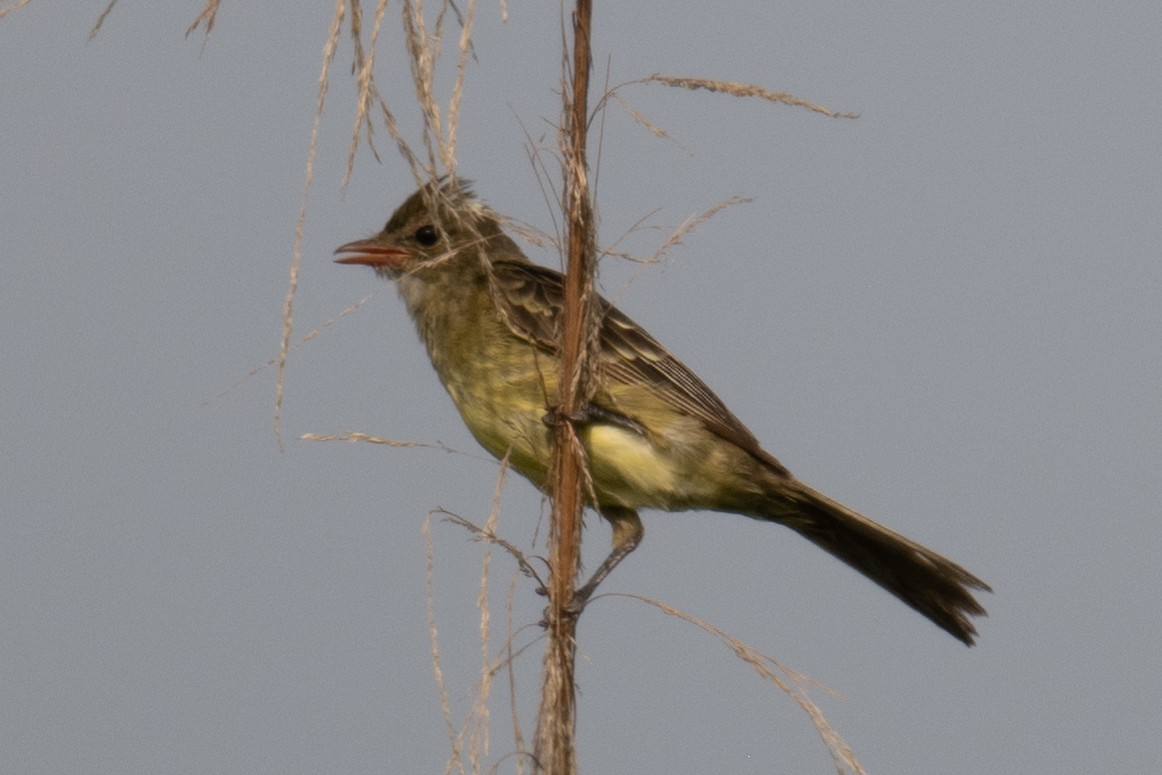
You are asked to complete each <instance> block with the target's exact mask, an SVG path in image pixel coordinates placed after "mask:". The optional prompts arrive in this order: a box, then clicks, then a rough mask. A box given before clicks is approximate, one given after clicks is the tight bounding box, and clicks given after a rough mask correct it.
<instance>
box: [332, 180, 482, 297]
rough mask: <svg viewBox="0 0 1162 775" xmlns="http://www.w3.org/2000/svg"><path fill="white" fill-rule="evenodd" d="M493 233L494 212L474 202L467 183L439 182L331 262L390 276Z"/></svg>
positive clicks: (451, 254) (342, 248)
mask: <svg viewBox="0 0 1162 775" xmlns="http://www.w3.org/2000/svg"><path fill="white" fill-rule="evenodd" d="M498 234H501V231H500V225H499V223H498V222H497V219H496V216H495V214H493V213H492V212H491V211H490V210H489V209H488V208H487V207H485V206H484V205H483V204H481V203H480V202H479V201H478V200H477V199H476V197H475V196H474V195H473V193H472V189H471V188H470V185H469V182H468V181H465V180H460V179H457V178H451V179H441V180H440V181H437V182H436V183H430V184H428V185H426V186H424V187H422V188H420V189H419V190H418V191H416V192H415V193H414V194H412V195H411V196H409V197H408V198H407V200H406V201H405V202H404V203H403V204H402V205H400V206H399V208H397V209H396V211H395V212H394V213H392V214H391V218H390V219H388V221H387V225H386V226H384V227H383V231H381V232H379V233H378V234H376V235H375V236H374V237H368V238H367V239H361V240H356V241H354V242H348V243H347V244H345V245H342V246H340V247H339V248H337V249H336V250H335V253H336V254H344V255H343V257H342V258H337V259H335V261H336V263H340V264H361V265H363V266H370V267H374V268H375V270H376V271H377V272H378V273H380V274H383V275H386V276H388V277H393V278H394V277H398V276H399V275H401V274H405V273H412V272H415V271H416V270H418V269H421V268H422V267H425V266H429V265H434V264H436V263H437V262H443V261H446V260H451V259H452V258H454V257H455V256H457V255H459V254H461V252H462V251H463V249H464V248H471V247H472V246H474V245H480V244H482V243H485V242H486V241H488V240H490V239H492V238H493V237H494V236H495V235H498ZM470 252H473V253H474V252H475V251H470Z"/></svg>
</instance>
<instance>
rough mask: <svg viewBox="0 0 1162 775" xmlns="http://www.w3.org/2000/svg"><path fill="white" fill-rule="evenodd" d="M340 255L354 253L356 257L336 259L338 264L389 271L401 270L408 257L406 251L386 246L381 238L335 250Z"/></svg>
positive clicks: (356, 242) (343, 246) (362, 240)
mask: <svg viewBox="0 0 1162 775" xmlns="http://www.w3.org/2000/svg"><path fill="white" fill-rule="evenodd" d="M339 253H353V254H354V255H350V256H344V257H343V258H336V259H335V263H336V264H362V265H363V266H374V267H377V268H378V267H386V268H388V269H399V267H400V266H401V265H402V264H403V262H404V260H406V259H407V257H408V252H407V251H406V250H402V249H400V248H397V247H395V246H393V245H385V244H384V243H383V242H381V241H380V239H379V237H369V238H368V239H361V240H356V241H354V242H348V243H347V244H346V245H341V246H339V247H337V248H335V254H336V255H338V254H339Z"/></svg>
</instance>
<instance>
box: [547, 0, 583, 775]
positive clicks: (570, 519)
mask: <svg viewBox="0 0 1162 775" xmlns="http://www.w3.org/2000/svg"><path fill="white" fill-rule="evenodd" d="M592 14H593V8H592V3H591V2H590V0H577V3H576V7H575V9H574V11H573V15H572V22H573V24H572V32H573V48H572V59H571V60H570V59H568V58H565V60H564V66H565V71H566V76H565V81H566V82H565V84H564V86H563V88H562V95H563V100H564V122H563V125H562V132H561V135H560V138H559V142H560V147H561V154H562V163H563V167H564V178H565V182H564V197H563V199H564V202H563V204H564V210H565V216H566V245H567V247H568V263H567V267H566V271H565V298H564V310H563V323H562V327H561V342H560V351H561V376H560V382H559V385H560V387H559V390H560V394H559V396H558V397H557V400H558V404H557V406H558V417H559V418H560V420H561V421H560V422H558V423H557V428H556V433H555V434H554V437H553V459H552V465H551V468H550V478H549V480H550V493H551V494H552V498H553V512H552V517H551V522H550V533H549V544H550V556H551V558H552V559H551V569H552V576H551V578H550V584H549V611H548V634H549V642H548V647H547V648H546V651H545V660H544V667H543V669H542V673H541V702H540V706H539V707H538V709H537V730H536V739H535V743H534V749H533V750H534V758H535V760H536V765H537V767H538V768H539V771H540V772H544V773H549V774H550V775H573V773H575V772H576V771H577V751H576V703H577V698H576V687H575V683H574V667H575V664H574V662H575V658H576V649H577V644H576V626H577V617H576V613H575V612H571V611H570V610H569V607H570V605H571V604H572V602H573V586H574V579H575V578H576V576H577V570H578V568H579V566H580V555H581V516H582V510H583V508H584V486H585V483H586V480H587V473H586V471H587V469H586V464H585V455H584V450H583V449H582V447H581V443H580V441H579V439H578V437H577V434H576V430H575V429H574V427H573V424H572V422H571V421H570V420H569V419H568V418H570V417H573V416H576V415H577V413H578V411H579V410H580V409H581V408H582V407H584V406H586V405H587V404H588V402H589V400H590V397H591V396H592V392H593V387H594V383H595V381H596V380H595V375H594V368H593V364H594V363H595V362H596V359H595V358H594V357H592V356H593V355H594V353H595V351H596V348H597V346H598V341H597V334H596V332H597V325H596V324H597V320H596V305H595V304H593V296H594V294H593V276H594V273H595V270H596V256H595V251H594V216H593V205H592V200H591V198H590V193H589V181H588V163H587V161H586V142H587V138H586V130H587V128H588V99H589V75H590V71H591V69H592V56H591V51H590V32H591V29H592Z"/></svg>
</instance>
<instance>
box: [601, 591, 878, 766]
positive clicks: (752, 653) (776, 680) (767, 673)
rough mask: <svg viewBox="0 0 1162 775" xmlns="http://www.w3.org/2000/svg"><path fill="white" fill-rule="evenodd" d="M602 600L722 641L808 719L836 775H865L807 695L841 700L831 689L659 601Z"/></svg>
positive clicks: (636, 597)
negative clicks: (815, 692)
mask: <svg viewBox="0 0 1162 775" xmlns="http://www.w3.org/2000/svg"><path fill="white" fill-rule="evenodd" d="M602 597H626V598H630V599H632V600H638V601H640V602H643V603H646V604H648V605H652V606H654V607H655V608H657V609H658V610H659V611H661V612H662V613H665V614H668V615H669V616H674V617H676V618H678V619H681V620H682V621H684V622H689V623H690V624H693V625H694V626H696V627H698V628H700V629H702V630H703V631H705V632H708V633H710V634H711V635H713V636H714V637H715V638H717V639H718V640H720V641H722V642H723V643H724V644H726V646H727V647H729V648H730V650H731V651H733V652H734V654H735V656H737V657H738V658H739V659H741V660H742V661H743V662H746V663H747V664H748V665H750V666H751V667H752V668H753V669H754V671H755V672H756V673H758V674H759V676H761V677H762V678H763V679H764V680H766V681H768V682H770V683H771V684H773V685H774V686H775V687H776V688H778V689H779V691H781V692H783V693H784V694H786V695H787V696H788V697H790V698H791V699H792V700H794V701H795V703H796V704H797V705H798V706H799V707H800V708H801V709H802V711H803V712H804V713H805V714H806V715H807V717H808V718H809V719H811V723H812V724H814V725H815V729H816V731H818V733H819V736H820V737H821V738H822V739H823V744H824V745H826V746H827V751H828V753H830V754H831V760H832V762H833V763H834V764H835V770H836V772H838V773H839V775H844V773H849V772H850V773H855V775H867V773H866V771H865V770H864V769H863V767H862V766H860V763H859V762H858V761H856V758H855V754H854V753H853V752H852V750H851V746H849V745H848V744H847V742H846V741H844V739H843V738H842V737H840V735H839V733H838V732H836V731H835V728H834V727H832V726H831V724H829V723H828V721H827V719H826V718H825V717H824V715H823V711H822V710H821V709H820V708H819V706H818V705H816V704H815V703H814V701H812V700H811V697H810V696H809V694H808V691H807V690H808V688H809V687H812V688H816V689H821V690H822V691H824V692H826V693H827V694H830V695H831V696H832V697H836V698H838V699H843V697H842V695H840V694H839V693H838V692H836V691H835V690H834V689H831V688H829V687H827V686H825V685H824V684H821V683H819V682H818V681H816V680H814V679H813V678H810V677H809V676H806V675H804V674H803V673H800V672H799V671H797V670H794V669H793V668H790V667H787V666H786V665H784V664H782V663H781V662H779V661H778V660H777V659H775V658H773V657H771V656H768V655H767V654H764V653H763V652H761V651H759V650H758V649H756V648H755V647H754V646H751V645H750V644H749V643H746V642H745V641H741V640H739V639H738V638H735V637H734V636H733V635H729V634H727V633H725V632H723V631H722V630H721V629H719V628H718V627H715V626H714V625H713V624H710V623H709V622H707V621H704V620H702V619H699V618H698V617H696V616H692V615H690V614H688V613H686V612H684V611H680V610H678V609H677V608H674V607H673V606H670V605H667V604H665V603H663V602H661V601H660V600H655V599H653V598H650V597H645V596H644V595H635V594H632V593H627V592H611V593H608V594H607V595H602Z"/></svg>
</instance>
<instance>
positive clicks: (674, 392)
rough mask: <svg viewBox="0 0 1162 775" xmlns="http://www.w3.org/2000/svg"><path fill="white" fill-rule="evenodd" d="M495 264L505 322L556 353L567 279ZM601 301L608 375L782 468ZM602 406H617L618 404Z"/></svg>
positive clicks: (529, 267) (705, 391)
mask: <svg viewBox="0 0 1162 775" xmlns="http://www.w3.org/2000/svg"><path fill="white" fill-rule="evenodd" d="M492 269H493V276H494V280H495V288H496V291H497V293H498V295H499V297H500V298H499V299H498V302H500V303H499V305H498V306H499V307H500V308H501V310H502V313H503V315H504V317H505V322H506V323H507V324H508V326H509V327H510V328H511V329H512V331H513V332H514V333H515V334H517V335H518V336H520V337H522V338H524V339H526V340H528V341H530V342H531V343H533V344H535V345H536V346H537V347H539V348H541V349H542V350H544V351H546V352H549V353H553V354H554V355H555V354H556V353H557V342H558V330H559V329H558V327H559V325H560V324H561V310H562V309H563V299H564V278H563V277H562V276H561V274H560V273H559V272H556V271H554V270H552V269H547V268H545V267H542V266H537V265H535V264H528V263H515V262H514V263H510V262H505V261H498V262H496V263H494V264H493V265H492ZM598 303H599V304H600V308H601V369H602V374H603V375H604V377H605V378H606V379H610V380H613V381H615V382H620V383H623V384H625V385H629V386H641V387H643V388H645V389H649V390H657V391H659V392H662V393H664V394H665V396H666V400H667V401H668V402H669V403H670V404H671V405H672V406H674V407H675V408H677V409H679V410H680V411H682V412H685V413H686V414H688V415H690V416H691V417H696V418H698V419H699V420H701V421H702V423H703V424H705V426H706V427H707V429H709V430H710V431H712V432H713V433H715V434H717V435H718V436H721V437H722V438H724V439H726V440H728V441H730V442H732V443H734V444H736V445H737V446H739V447H741V448H742V449H744V450H746V451H747V452H750V453H751V454H753V455H755V456H756V457H758V458H760V459H762V460H764V461H767V462H769V463H770V464H773V465H774V466H775V467H776V468H778V469H780V470H782V469H783V467H782V466H781V465H780V464H779V463H778V461H776V460H775V459H774V458H773V457H771V456H770V455H769V454H768V453H766V452H765V451H764V450H763V449H762V448H761V447H760V446H759V442H758V439H756V438H755V437H754V435H753V434H752V433H751V432H750V431H749V430H747V428H746V426H745V425H743V424H742V422H741V421H740V420H739V419H738V418H737V417H735V416H734V415H733V414H731V412H730V410H729V409H727V408H726V405H725V404H724V403H722V399H720V398H719V397H718V396H716V395H715V394H714V391H712V390H711V389H710V388H709V387H707V386H706V383H704V382H703V381H702V380H701V379H699V378H698V376H697V375H696V374H695V373H694V372H692V371H691V370H690V369H689V368H687V367H686V366H685V365H684V364H683V363H682V362H681V361H679V360H678V359H677V358H675V357H674V356H673V355H672V354H671V353H670V352H669V351H668V350H667V349H666V348H665V347H663V346H662V345H661V344H659V343H658V341H657V340H656V339H654V338H653V337H652V336H650V335H649V334H648V333H647V332H646V330H645V329H644V328H642V327H641V326H639V325H637V324H636V323H634V322H633V321H632V320H630V319H629V317H627V316H626V315H625V314H624V313H622V312H621V310H619V309H617V307H614V306H613V305H612V304H610V303H609V302H608V301H606V300H605V299H604V298H601V297H598ZM603 408H606V409H609V410H612V411H614V412H616V411H617V408H616V407H603ZM630 419H633V418H630Z"/></svg>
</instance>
